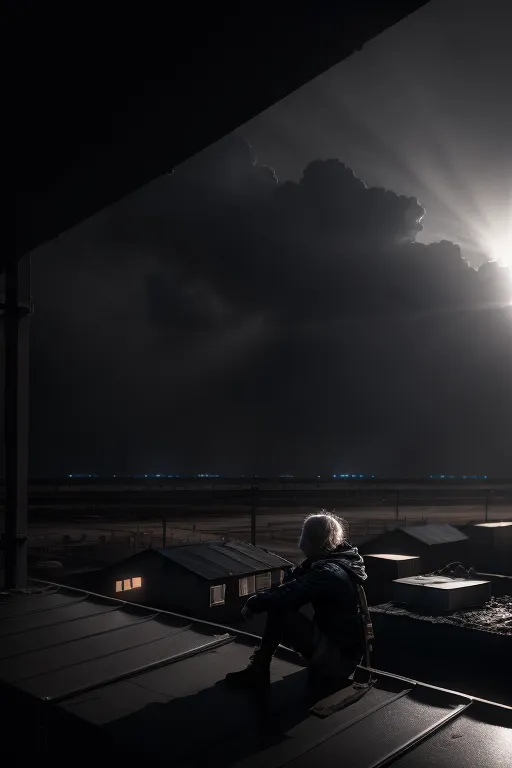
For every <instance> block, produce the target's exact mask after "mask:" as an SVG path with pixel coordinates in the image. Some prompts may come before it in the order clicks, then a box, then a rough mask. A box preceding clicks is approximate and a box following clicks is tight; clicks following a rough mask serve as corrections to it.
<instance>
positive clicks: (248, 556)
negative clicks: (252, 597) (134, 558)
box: [156, 541, 289, 579]
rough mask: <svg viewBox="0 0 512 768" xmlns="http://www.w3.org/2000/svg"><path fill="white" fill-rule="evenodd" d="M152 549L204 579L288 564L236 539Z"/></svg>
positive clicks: (280, 558)
mask: <svg viewBox="0 0 512 768" xmlns="http://www.w3.org/2000/svg"><path fill="white" fill-rule="evenodd" d="M156 551H157V552H158V553H159V554H160V555H163V556H164V557H166V558H168V559H169V560H172V561H173V562H175V563H178V564H179V565H181V566H183V567H184V568H187V569H188V570H190V571H193V572H194V573H196V574H198V575H199V576H202V577H203V578H205V579H219V578H224V577H225V576H244V575H246V574H251V573H258V572H261V571H264V570H265V569H273V568H284V567H285V566H287V565H289V561H288V560H285V559H284V558H282V557H279V555H275V554H273V553H272V552H267V551H266V550H264V549H261V548H260V547H253V546H251V545H250V544H243V543H241V542H238V541H227V542H224V543H220V542H216V541H212V542H205V543H203V544H187V545H184V546H181V547H167V548H166V549H158V550H156Z"/></svg>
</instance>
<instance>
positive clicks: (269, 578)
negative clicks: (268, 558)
mask: <svg viewBox="0 0 512 768" xmlns="http://www.w3.org/2000/svg"><path fill="white" fill-rule="evenodd" d="M262 579H265V582H268V583H266V584H265V586H261V580H262ZM258 581H259V584H258ZM255 586H256V592H259V591H260V590H262V589H270V587H271V586H272V572H271V571H264V572H263V573H257V574H256V584H255Z"/></svg>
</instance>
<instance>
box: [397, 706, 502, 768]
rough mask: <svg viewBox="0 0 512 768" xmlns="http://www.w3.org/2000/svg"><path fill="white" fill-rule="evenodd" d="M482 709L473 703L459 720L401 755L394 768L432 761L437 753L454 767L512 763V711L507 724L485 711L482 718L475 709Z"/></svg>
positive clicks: (413, 767)
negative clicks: (488, 719)
mask: <svg viewBox="0 0 512 768" xmlns="http://www.w3.org/2000/svg"><path fill="white" fill-rule="evenodd" d="M482 709H483V707H480V706H478V705H475V704H473V705H471V708H470V709H469V710H468V711H467V713H465V714H464V715H462V716H461V717H459V718H458V719H457V720H456V721H455V722H453V723H450V724H449V725H447V726H446V727H444V728H442V729H441V730H440V731H439V732H438V733H436V734H434V735H433V736H432V738H431V739H429V740H428V741H426V742H424V743H423V744H420V745H419V746H418V747H417V748H416V749H415V750H414V751H413V752H410V753H409V754H406V755H404V756H403V757H401V758H400V759H398V760H397V761H396V762H395V763H394V764H393V765H394V768H418V766H428V765H432V756H433V755H438V756H440V755H443V760H444V761H445V762H444V763H442V765H447V766H448V765H449V766H450V768H467V766H469V765H475V766H476V765H481V766H484V765H485V766H489V768H490V766H496V767H498V766H508V765H512V712H510V713H509V719H508V726H507V727H505V726H506V721H502V722H503V724H501V725H495V724H494V723H492V722H491V723H487V722H485V720H484V718H485V715H483V718H482V720H481V719H480V717H479V716H476V712H475V710H477V711H478V710H479V711H480V712H481V710H482ZM482 714H483V713H482ZM438 764H441V763H438Z"/></svg>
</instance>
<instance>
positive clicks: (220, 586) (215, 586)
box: [210, 584, 226, 608]
mask: <svg viewBox="0 0 512 768" xmlns="http://www.w3.org/2000/svg"><path fill="white" fill-rule="evenodd" d="M214 589H220V590H221V593H222V599H221V600H213V594H214V592H213V590H214ZM225 604H226V585H225V584H212V585H211V586H210V608H213V607H215V606H216V605H225Z"/></svg>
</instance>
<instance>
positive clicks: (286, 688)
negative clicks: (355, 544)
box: [0, 582, 512, 768]
mask: <svg viewBox="0 0 512 768" xmlns="http://www.w3.org/2000/svg"><path fill="white" fill-rule="evenodd" d="M40 584H41V582H40ZM0 618H1V619H2V620H1V622H0V702H1V703H2V704H4V705H5V707H3V711H4V714H3V721H2V725H3V726H4V728H3V730H2V734H3V737H2V738H3V746H4V749H7V750H9V749H19V740H18V732H19V722H20V720H21V719H22V718H23V722H24V728H25V729H26V730H27V732H29V733H30V734H31V738H30V739H29V741H28V743H27V744H24V745H23V750H24V754H25V755H26V754H27V751H28V750H30V748H31V747H33V748H34V749H35V750H37V747H38V742H37V738H38V734H39V733H41V723H45V726H46V732H45V736H46V749H47V750H48V752H50V753H52V754H55V749H56V747H59V749H60V751H61V753H62V751H63V750H69V749H72V750H73V754H75V755H76V754H77V752H78V750H80V756H81V757H86V756H96V757H97V755H98V754H99V752H98V745H99V744H101V745H102V747H103V750H104V751H103V752H102V754H105V753H106V752H109V751H112V752H113V753H115V754H116V756H118V757H119V756H120V755H123V756H126V757H130V756H131V757H138V758H139V759H140V757H141V756H144V764H145V765H164V764H166V765H168V763H169V759H170V755H172V764H173V766H175V767H176V768H179V767H180V766H185V765H186V766H189V767H193V766H202V767H203V768H204V765H222V766H226V768H228V767H229V766H237V767H238V768H253V766H254V768H256V767H257V766H260V765H265V766H266V768H280V767H281V766H284V765H287V766H288V765H289V766H291V767H292V768H305V766H306V765H307V766H309V765H314V764H321V765H323V766H324V768H331V766H332V767H333V768H334V767H335V766H336V768H338V766H339V765H340V761H341V762H342V763H343V766H345V768H355V766H357V768H370V766H372V767H374V766H376V765H382V764H383V761H384V760H386V763H385V764H386V765H389V764H390V763H392V764H393V765H396V766H397V767H399V768H409V766H415V767H417V768H427V766H430V765H432V759H433V756H434V757H435V762H436V765H437V766H439V768H444V766H454V767H455V768H458V767H459V766H460V768H462V766H466V765H467V764H468V755H471V756H473V755H478V762H479V764H481V765H489V766H490V765H507V764H508V763H509V762H510V754H511V749H512V731H510V730H507V729H506V728H505V727H504V726H506V725H510V724H511V722H512V721H511V717H512V709H511V708H509V707H503V706H498V705H495V704H491V703H488V702H483V701H481V700H478V699H474V698H472V697H469V696H465V695H462V694H459V693H455V692H453V691H445V690H442V689H439V688H434V687H432V686H426V685H423V684H421V683H417V682H415V681H411V680H407V679H404V678H400V677H397V676H394V675H389V674H386V673H382V672H377V673H376V675H375V676H376V680H377V682H376V684H375V685H374V686H373V687H372V688H371V689H370V690H369V691H368V692H367V693H366V694H365V695H364V696H363V697H362V698H361V699H359V701H357V702H355V703H353V704H351V705H349V706H347V707H346V708H345V709H342V710H339V711H334V712H333V713H332V714H330V715H329V716H328V717H325V718H319V717H317V716H315V715H314V714H312V712H311V707H312V706H313V705H315V704H317V703H318V695H317V696H314V695H313V694H312V692H311V691H308V688H307V687H306V686H305V685H304V683H305V677H306V670H305V669H304V668H303V666H302V665H301V664H300V663H299V659H298V657H297V656H295V655H294V654H293V653H291V652H286V650H285V649H280V650H279V652H278V654H277V656H276V659H275V660H274V662H273V665H272V685H271V688H270V691H269V693H268V695H267V696H264V697H254V696H251V695H248V694H245V693H243V692H239V691H232V690H229V689H227V688H226V687H225V685H224V684H223V682H222V681H223V678H224V676H225V675H226V673H227V672H230V671H234V670H236V669H239V668H241V667H242V666H244V665H245V664H246V663H247V661H248V658H249V655H250V653H251V651H252V647H253V645H254V644H255V642H256V638H254V637H250V636H247V635H244V634H243V633H238V632H234V631H233V630H228V629H226V628H225V627H220V626H216V625H213V624H209V623H206V622H199V621H195V620H192V619H188V618H186V617H183V616H178V615H176V614H171V613H168V612H163V611H156V610H152V609H151V608H147V607H143V606H136V605H133V604H129V603H125V602H123V601H119V600H114V599H106V598H101V597H99V596H97V595H93V594H91V593H86V592H81V591H80V590H73V589H69V588H62V587H60V586H58V585H50V584H46V585H45V586H44V588H43V591H42V592H41V593H39V594H21V595H20V594H8V595H5V594H4V595H3V596H2V597H1V598H0ZM335 695H338V694H335ZM36 721H37V725H38V726H39V728H36V727H35V723H36ZM64 724H65V726H66V727H63V725H64ZM15 726H17V727H15ZM441 726H444V727H441ZM370 736H371V738H370ZM461 737H462V738H461ZM10 739H12V742H11V743H9V740H10ZM52 750H53V751H52ZM41 752H42V750H41V751H37V752H36V754H38V755H40V754H41ZM66 754H70V753H69V752H66ZM470 762H471V760H470Z"/></svg>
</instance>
